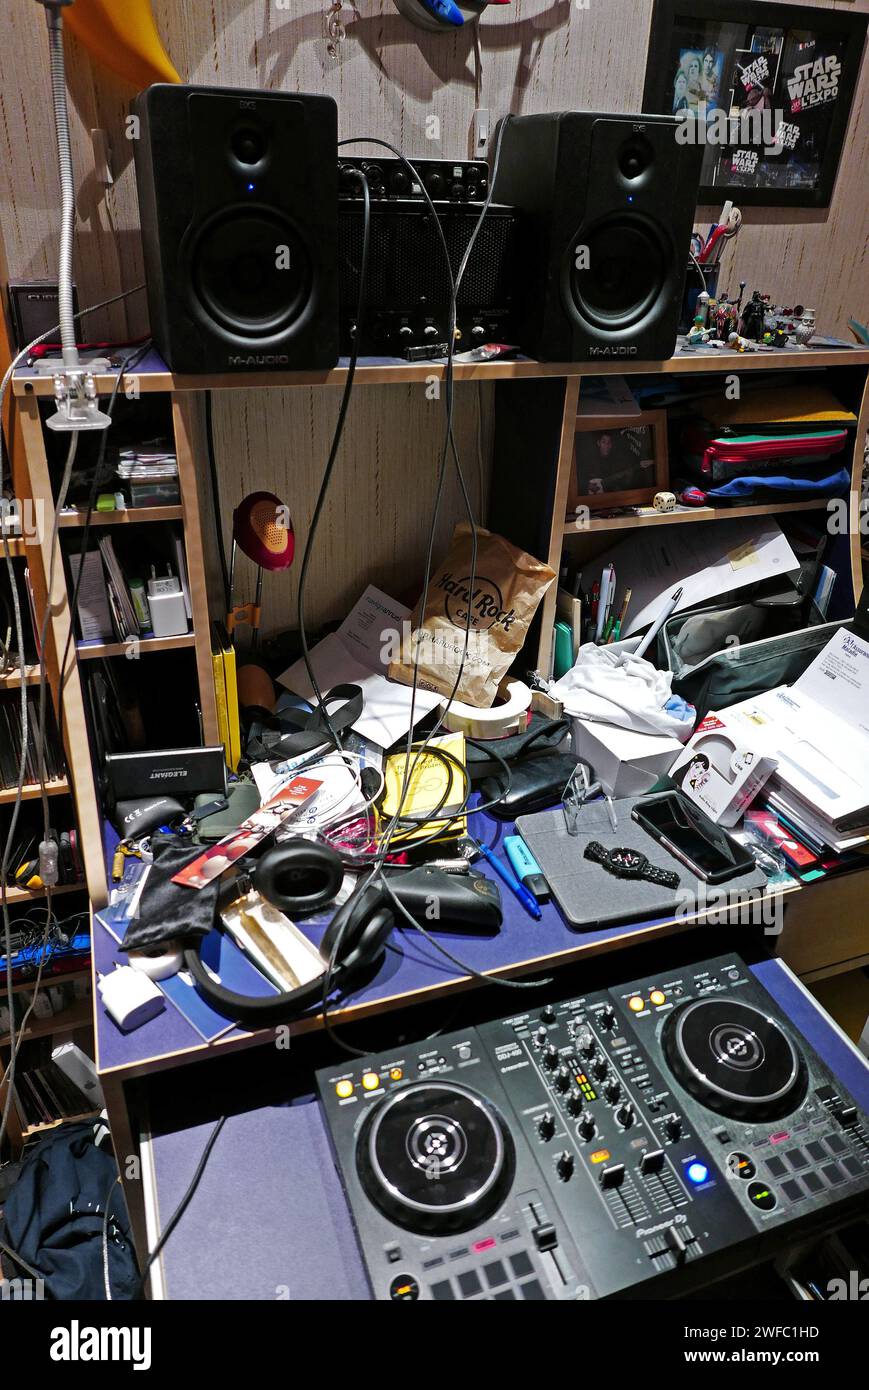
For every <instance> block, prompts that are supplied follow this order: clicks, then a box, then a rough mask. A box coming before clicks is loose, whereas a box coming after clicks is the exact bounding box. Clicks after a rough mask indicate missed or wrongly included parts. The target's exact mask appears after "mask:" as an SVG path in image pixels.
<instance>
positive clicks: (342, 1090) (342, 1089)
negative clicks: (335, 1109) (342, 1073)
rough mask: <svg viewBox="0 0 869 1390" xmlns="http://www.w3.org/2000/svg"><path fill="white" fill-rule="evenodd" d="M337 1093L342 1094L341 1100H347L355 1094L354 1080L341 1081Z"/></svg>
mask: <svg viewBox="0 0 869 1390" xmlns="http://www.w3.org/2000/svg"><path fill="white" fill-rule="evenodd" d="M335 1094H336V1096H340V1098H341V1100H346V1099H347V1097H348V1096H352V1094H353V1082H352V1081H339V1082H338V1085H337V1086H336V1087H335Z"/></svg>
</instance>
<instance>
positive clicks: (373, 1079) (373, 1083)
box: [362, 1071, 380, 1091]
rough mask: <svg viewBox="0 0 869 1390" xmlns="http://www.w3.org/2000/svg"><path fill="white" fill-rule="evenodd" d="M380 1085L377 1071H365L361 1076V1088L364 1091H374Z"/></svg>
mask: <svg viewBox="0 0 869 1390" xmlns="http://www.w3.org/2000/svg"><path fill="white" fill-rule="evenodd" d="M379 1086H380V1077H379V1076H378V1075H377V1072H374V1071H367V1072H365V1073H364V1074H363V1077H362V1088H363V1090H365V1091H376V1090H377V1089H378V1088H379Z"/></svg>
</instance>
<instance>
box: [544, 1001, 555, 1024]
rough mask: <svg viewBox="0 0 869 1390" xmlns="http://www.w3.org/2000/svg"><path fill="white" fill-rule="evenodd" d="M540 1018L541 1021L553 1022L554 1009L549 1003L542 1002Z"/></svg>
mask: <svg viewBox="0 0 869 1390" xmlns="http://www.w3.org/2000/svg"><path fill="white" fill-rule="evenodd" d="M540 1019H541V1022H542V1023H554V1022H555V1010H554V1009H553V1007H552V1005H551V1004H544V1006H543V1008H542V1009H541V1010H540Z"/></svg>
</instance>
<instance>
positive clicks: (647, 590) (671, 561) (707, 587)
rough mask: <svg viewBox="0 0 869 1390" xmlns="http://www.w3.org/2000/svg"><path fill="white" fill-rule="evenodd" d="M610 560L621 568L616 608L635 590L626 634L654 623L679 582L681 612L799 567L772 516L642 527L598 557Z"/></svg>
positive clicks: (604, 561) (678, 608)
mask: <svg viewBox="0 0 869 1390" xmlns="http://www.w3.org/2000/svg"><path fill="white" fill-rule="evenodd" d="M610 562H611V563H612V564H613V565H615V571H616V604H615V607H616V610H617V607H618V603H619V601H620V596H621V595H622V594H624V592H625V590H626V589H630V590H631V601H630V606H629V608H628V614H627V626H626V628H625V629H624V630H623V632H622V636H623V637H630V636H631V634H632V633H635V632H639V631H640V630H642V629H643V628H646V627H648V626H649V624H650V623H653V622H654V621H655V619H656V618H657V617H658V615H659V614H660V613H661V612H663V610H664V609H665V608H666V606H667V602H668V600H669V598H670V595H671V594H672V593H673V590H674V589H675V588H677V587H678V586H679V585H680V584H681V585H682V597H681V599H680V600H679V603H678V604H677V606H676V608H675V609H674V610H673V611H674V612H676V613H681V612H682V611H683V609H686V608H693V607H695V606H696V605H697V604H699V603H704V602H706V601H707V600H709V599H712V598H716V597H717V596H718V595H719V594H726V593H729V592H730V590H731V589H740V588H743V587H744V586H745V585H747V584H757V583H759V582H760V581H761V580H763V579H770V578H773V577H776V578H782V579H783V578H784V577H785V575H787V574H791V573H794V572H795V571H797V570H798V569H799V561H798V559H797V557H796V555H795V554H794V552H793V550H792V549H791V547H790V545H789V544H788V542H787V540H786V539H785V536H784V534H783V533H782V530H781V528H780V527H779V525H778V524H777V523H776V522H775V521H773V520H772V519H771V518H769V517H763V518H761V519H759V520H756V519H754V518H752V517H747V518H745V519H742V518H735V519H734V520H733V521H716V522H714V523H710V524H708V525H705V524H702V523H698V524H697V525H696V526H666V527H664V526H648V527H642V528H640V529H638V530H636V531H633V532H632V533H631V535H630V537H629V539H627V540H624V541H622V542H621V544H619V545H617V546H614V547H613V549H612V550H609V551H607V552H606V554H604V555H600V556H598V559H597V564H599V565H600V566H601V569H603V567H604V566H605V565H607V564H608V563H610Z"/></svg>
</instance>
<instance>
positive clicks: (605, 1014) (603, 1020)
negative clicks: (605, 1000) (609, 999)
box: [597, 1004, 616, 1032]
mask: <svg viewBox="0 0 869 1390" xmlns="http://www.w3.org/2000/svg"><path fill="white" fill-rule="evenodd" d="M597 1021H598V1023H599V1024H600V1026H601V1028H605V1029H606V1031H607V1032H609V1030H610V1029H611V1028H612V1026H613V1024H614V1023H615V1021H616V1011H615V1009H614V1008H613V1006H612V1004H607V1005H605V1006H604V1008H602V1009H601V1011H600V1013H599V1014H598V1016H597Z"/></svg>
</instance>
